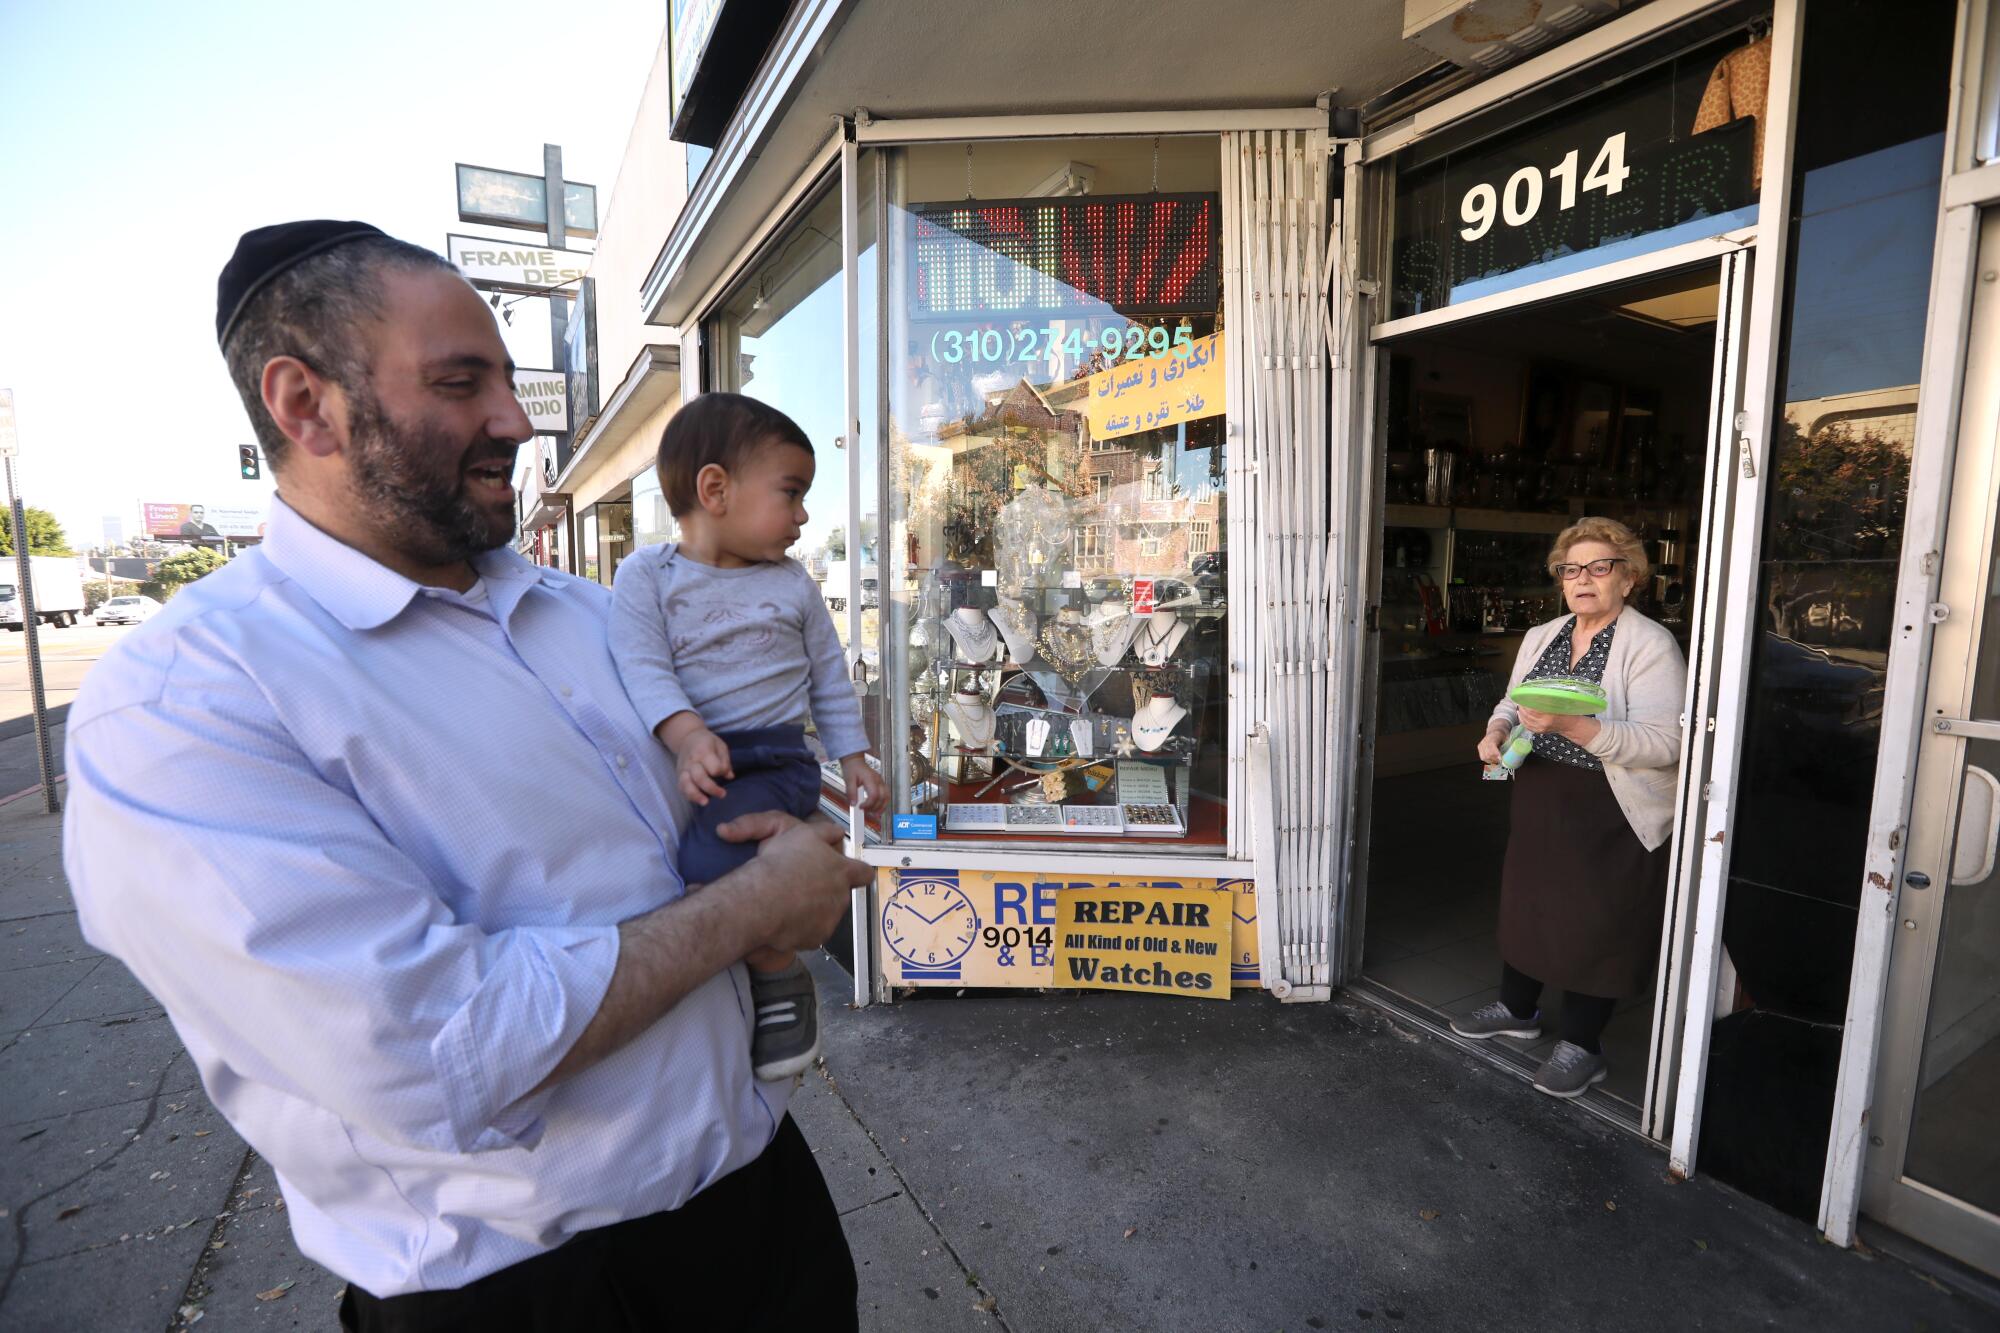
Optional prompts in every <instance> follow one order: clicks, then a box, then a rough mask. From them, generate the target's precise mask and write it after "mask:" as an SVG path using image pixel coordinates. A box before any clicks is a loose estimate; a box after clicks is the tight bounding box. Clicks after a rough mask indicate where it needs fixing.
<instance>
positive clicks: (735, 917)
mask: <svg viewBox="0 0 2000 1333" xmlns="http://www.w3.org/2000/svg"><path fill="white" fill-rule="evenodd" d="M219 298H220V299H219V302H218V310H217V315H216V334H217V339H218V341H219V342H220V344H221V346H222V349H223V353H224V356H225V358H226V359H227V361H228V363H229V369H230V374H231V376H232V378H233V379H234V380H235V383H236V386H237V389H238V392H239V393H240V394H241V396H242V398H243V402H244V405H245V407H246V408H247V409H248V410H249V412H250V415H251V419H252V421H253V423H254V426H255V429H256V431H257V436H258V439H259V441H260V442H261V444H262V445H263V448H264V455H265V457H266V458H267V459H269V460H270V463H271V466H272V470H273V472H274V473H275V475H276V478H277V482H278V496H277V498H276V499H275V500H274V501H273V504H272V514H271V521H270V527H269V533H268V536H267V538H266V540H265V541H264V543H263V544H262V545H261V546H259V547H257V548H256V549H254V550H252V551H250V552H249V553H248V554H246V555H244V556H242V557H241V558H239V559H238V560H236V561H235V562H233V563H232V564H230V565H228V566H226V567H225V568H223V569H221V570H218V571H217V572H215V573H214V574H211V575H209V576H208V577H207V578H205V579H202V580H201V581H200V582H198V583H195V584H192V585H190V586H189V587H188V588H187V589H186V590H184V591H183V592H182V593H181V594H180V595H179V596H177V597H176V598H175V599H174V600H173V602H172V603H171V604H169V606H168V608H167V610H166V611H165V612H163V613H162V614H160V615H158V616H156V617H154V618H153V619H152V620H151V621H149V622H147V624H145V625H144V626H142V627H141V628H140V629H139V631H138V632H137V633H136V634H134V635H133V636H132V637H131V638H128V639H126V640H124V641H123V642H122V643H121V644H120V645H119V647H118V648H117V649H115V650H114V651H113V652H112V653H111V654H109V655H107V656H106V657H105V658H104V659H103V661H102V662H100V663H99V665H98V666H97V668H96V669H95V670H94V671H92V672H91V675H90V678H89V680H88V681H86V682H85V684H84V687H83V689H82V691H81V692H80V694H79V695H78V697H77V700H76V702H75V704H74V705H73V706H72V708H71V713H70V724H69V740H68V761H69V779H70V805H69V812H68V816H67V824H66V826H65V829H64V855H65V865H66V868H67V870H68V872H69V877H70V882H71V885H72V886H73V888H74V890H75V893H76V899H77V906H78V909H79V912H80V914H81V918H82V922H83V929H84V934H85V936H86V937H87V938H88V939H89V940H90V941H91V942H92V943H93V944H95V945H97V946H99V947H100V948H103V949H104V950H106V951H107V952H109V953H111V954H113V955H115V956H116V957H118V958H119V959H121V960H122V961H123V962H125V963H126V965H128V966H129V967H130V968H131V970H132V971H133V973H134V974H136V975H137V976H138V978H139V980H140V981H142V982H143V983H144V984H145V985H146V986H147V987H148V988H149V989H150V990H151V991H152V992H153V994H154V995H155V996H156V997H157V998H158V999H159V1001H160V1003H161V1004H162V1005H163V1006H164V1007H165V1009H166V1010H167V1014H168V1016H169V1017H170V1018H171V1019H172V1020H173V1023H174V1027H175V1029H176V1031H177V1032H178V1033H179V1034H180V1036H181V1038H182V1040H183V1041H185V1042H186V1044H187V1048H188V1051H189V1053H190V1055H191V1056H192V1057H193V1059H194V1061H195V1064H196V1065H197V1066H198V1068H199V1069H200V1072H201V1076H202V1082H203V1085H204V1086H205V1087H206V1088H207V1090H208V1093H209V1096H210V1097H211V1098H212V1099H213V1100H214V1102H215V1104H216V1106H217V1107H218V1108H219V1109H220V1110H221V1111H222V1113H223V1114H224V1115H225V1116H226V1117H227V1118H228V1120H229V1122H230V1123H231V1124H232V1125H233V1126H235V1128H236V1129H237V1130H238V1131H240V1132H241V1133H242V1135H243V1136H244V1138H246V1139H248V1140H249V1141H250V1143H251V1144H252V1145H253V1146H254V1147H255V1148H256V1149H257V1151H259V1152H261V1153H263V1154H264V1156H265V1157H267V1158H269V1159H270V1160H271V1163H272V1165H273V1166H274V1167H275V1168H276V1170H277V1173H278V1178H279V1181H280V1183H281V1185H282V1186H283V1189H284V1194H285V1200H286V1202H287V1204H288V1205H289V1209H288V1214H289V1216H290V1218H291V1221H292V1230H293V1234H294V1235H295V1237H296V1238H297V1240H298V1243H299V1247H300V1249H301V1250H303V1251H304V1252H305V1253H306V1254H307V1255H308V1256H309V1257H311V1258H313V1259H316V1260H318V1261H319V1262H320V1263H322V1264H325V1265H326V1266H327V1267H328V1268H330V1269H332V1270H333V1271H334V1272H336V1273H338V1274H340V1275H341V1276H342V1277H344V1278H346V1279H347V1281H348V1283H349V1286H348V1289H347V1293H346V1296H345V1298H344V1300H343V1304H342V1308H341V1322H342V1324H343V1326H344V1327H347V1328H350V1329H370V1330H374V1329H394V1330H403V1329H443V1328H453V1329H458V1328H478V1329H482V1330H497V1329H571V1328H591V1329H614V1328H634V1329H636V1328H649V1329H650V1328H658V1327H667V1326H673V1327H683V1326H685V1327H699V1328H769V1327H802V1328H803V1327H811V1328H840V1327H845V1328H853V1327H855V1324H856V1315H855V1277H854V1267H853V1261H852V1259H851V1258H850V1256H849V1254H848V1250H847V1246H846V1242H845V1240H844V1239H843V1238H842V1235H841V1230H840V1223H839V1219H838V1218H837V1217H836V1216H835V1213H834V1210H833V1205H832V1202H831V1200H830V1199H829V1197H828V1195H827V1190H826V1185H825V1182H824V1181H823V1180H822V1179H821V1177H820V1173H819V1170H818V1167H817V1166H816V1165H815V1164H814V1162H813V1160H812V1156H811V1153H810V1150H809V1149H808V1148H807V1147H806V1145H805V1142H804V1140H803V1139H802V1138H801V1137H800V1135H799V1132H798V1130H797V1128H796V1127H795V1126H794V1125H793V1124H792V1122H791V1120H790V1119H789V1118H788V1117H787V1116H786V1114H785V1106H786V1099H787V1097H788V1096H789V1095H790V1092H791V1088H792V1085H791V1083H790V1082H789V1081H788V1082H781V1083H777V1084H760V1083H758V1082H757V1081H756V1080H755V1079H754V1078H753V1076H752V1073H751V1067H750V1060H749V1052H750V1040H749V1037H750V1013H751V1011H750V1006H749V987H748V983H747V980H746V978H745V973H744V969H743V966H742V964H741V962H740V960H741V959H742V958H743V957H744V955H745V954H747V953H749V952H750V951H751V950H752V949H753V948H755V947H757V946H760V945H769V946H772V947H776V948H781V949H806V948H811V947H814V946H816V945H818V944H819V943H821V942H822V941H824V940H825V938H826V936H827V934H828V933H829V932H830V931H831V930H832V928H833V926H834V924H835V922H836V921H837V920H838V918H839V915H840V912H841V909H842V907H843V905H844V904H845V902H846V900H847V895H848V889H849V887H850V886H852V885H859V884H862V883H865V882H866V881H867V879H868V878H869V870H868V867H866V866H865V865H862V864H861V863H860V862H857V861H852V860H849V859H848V858H846V857H844V856H842V855H841V854H840V852H839V851H838V842H839V835H838V833H837V831H834V830H832V829H831V828H828V827H821V826H818V825H813V824H800V823H798V822H797V821H794V820H788V819H785V818H783V817H781V816H775V815H772V816H748V817H746V818H744V819H741V820H738V821H736V824H735V825H734V826H732V827H731V828H730V830H729V832H730V834H731V835H732V836H734V837H735V838H737V839H739V840H743V841H750V840H758V841H760V842H761V851H760V853H759V855H758V856H757V857H756V858H755V859H754V860H752V861H751V862H750V863H749V864H748V865H747V866H745V867H744V868H743V869H741V870H739V871H736V872H734V873H732V874H730V875H728V876H727V877H725V879H723V880H718V881H717V882H716V884H715V885H713V886H710V887H711V889H712V890H713V891H699V892H690V891H689V890H688V887H687V886H684V885H683V884H682V882H681V880H680V878H679V876H678V874H677V873H676V870H675V863H674V857H675V848H676V845H677V842H678V834H677V830H676V823H677V816H678V815H679V813H680V811H678V810H677V809H675V808H674V806H673V805H672V804H671V801H672V799H673V798H672V796H671V793H672V792H673V791H674V788H675V783H674V777H673V773H672V771H671V769H670V767H669V763H668V761H667V759H666V758H665V757H664V756H665V754H666V751H665V750H664V749H663V748H662V747H660V746H659V745H657V744H654V743H653V741H652V738H651V737H650V736H649V735H648V734H647V731H646V728H645V725H644V723H643V722H641V720H640V719H639V717H638V715H637V714H636V713H635V712H634V711H633V709H632V706H631V704H630V703H629V702H628V701H627V700H626V697H625V691H624V689H623V688H622V686H621V685H620V684H619V679H618V674H617V671H616V670H615V668H614V667H613V665H612V661H611V655H610V651H609V649H608V647H607V643H606V631H607V623H608V611H609V605H610V594H609V593H608V591H607V590H606V589H604V588H602V587H599V586H598V585H596V584H594V583H588V582H585V581H583V580H581V579H577V578H572V577H570V576H568V575H565V574H561V573H558V572H555V571H551V570H543V569H539V568H537V567H535V566H534V565H531V564H529V563H527V562H526V561H525V560H523V559H522V558H521V557H520V556H519V555H517V554H516V553H514V552H513V551H511V550H510V549H508V548H507V545H506V543H507V541H508V539H509V537H510V536H511V535H512V534H513V530H514V518H513V505H514V494H513V490H512V487H511V484H510V479H511V473H512V470H513V462H514V455H515V452H516V448H517V446H518V445H519V443H520V442H521V441H523V440H525V439H527V438H528V437H529V434H530V426H529V424H528V421H527V418H526V417H525V416H524V415H523V414H522V411H521V408H520V406H519V404H518V403H517V402H516V401H515V399H514V392H513V385H512V366H511V364H510V362H509V360H508V356H507V350H506V347H505V345H504V344H503V343H502V342H501V340H500V337H499V332H498V330H497V329H496V328H495V327H494V324H493V317H492V314H491V312H490V311H489V310H488V309H487V307H486V305H485V303H484V302H482V301H481V300H480V299H479V297H478V296H477V295H476V294H475V293H474V292H473V290H472V288H471V287H470V286H468V285H467V284H466V282H465V280H464V279H463V278H462V277H460V276H459V275H458V273H457V272H456V271H455V270H453V269H452V268H451V267H450V266H449V265H448V264H447V263H446V262H445V261H444V260H442V259H440V258H439V257H438V256H436V255H434V254H432V253H430V252H429V251H426V250H422V249H419V248H417V247H415V246H410V245H405V244H403V243H401V242H397V241H394V240H391V239H389V238H388V237H386V236H384V235H383V234H382V233H381V232H379V231H377V230H376V229H375V228H373V227H369V226H365V225H363V224H358V223H343V222H305V223H289V224H285V225H282V226H278V227H267V228H263V229H261V230H258V231H253V232H251V233H249V234H247V235H246V236H244V237H243V239H242V241H241V243H240V244H239V245H238V247H237V251H236V254H235V257H234V258H232V259H231V260H230V262H229V265H228V266H227V267H226V268H225V269H224V270H223V273H222V279H221V283H220V290H219Z"/></svg>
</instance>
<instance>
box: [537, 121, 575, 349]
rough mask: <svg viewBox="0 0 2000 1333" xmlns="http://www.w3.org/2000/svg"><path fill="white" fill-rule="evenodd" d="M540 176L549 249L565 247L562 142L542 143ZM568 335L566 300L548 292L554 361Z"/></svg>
mask: <svg viewBox="0 0 2000 1333" xmlns="http://www.w3.org/2000/svg"><path fill="white" fill-rule="evenodd" d="M542 179H543V182H544V186H543V188H544V190H545V194H544V196H543V197H544V198H545V199H546V200H547V201H548V214H549V248H550V249H552V250H566V249H568V248H569V224H568V219H567V217H566V214H567V213H568V211H569V199H568V196H567V195H566V194H565V193H564V192H563V174H562V145H561V144H553V143H545V144H543V145H542ZM568 336H569V300H568V298H567V297H566V296H565V295H564V294H563V293H562V292H550V293H549V346H550V348H551V354H552V355H553V356H554V357H555V364H556V366H557V367H558V368H560V367H561V366H562V364H563V344H564V343H565V342H566V341H567V339H568Z"/></svg>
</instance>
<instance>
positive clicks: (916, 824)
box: [889, 815, 937, 841]
mask: <svg viewBox="0 0 2000 1333" xmlns="http://www.w3.org/2000/svg"><path fill="white" fill-rule="evenodd" d="M889 832H890V834H891V835H892V836H894V837H898V838H929V839H931V840H933V841H935V840H936V839H937V816H936V815H895V816H893V817H892V818H891V819H890V820H889Z"/></svg>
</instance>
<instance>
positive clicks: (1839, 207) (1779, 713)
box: [1702, 0, 1953, 1217]
mask: <svg viewBox="0 0 2000 1333" xmlns="http://www.w3.org/2000/svg"><path fill="white" fill-rule="evenodd" d="M1952 23H1953V6H1952V5H1951V4H1950V3H1948V0H1922V3H1911V4H1908V5H1896V6H1883V5H1876V4H1872V3H1868V0H1815V3H1814V4H1813V5H1812V6H1811V8H1810V10H1809V11H1808V12H1807V15H1806V20H1805V28H1804V43H1805V45H1804V49H1803V51H1802V65H1803V73H1802V76H1801V83H1800V87H1799V94H1798V106H1797V124H1798V129H1797V145H1796V148H1795V155H1796V163H1795V169H1796V171H1797V175H1796V177H1795V181H1794V191H1793V207H1794V210H1795V212H1794V216H1793V219H1792V237H1791V241H1792V249H1791V273H1790V274H1789V282H1788V289H1787V308H1786V311H1785V323H1784V326H1783V327H1784V339H1785V341H1784V356H1783V372H1782V373H1783V379H1782V383H1783V385H1784V405H1783V407H1782V408H1781V409H1780V411H1779V415H1778V419H1777V420H1776V421H1775V422H1774V423H1773V433H1772V445H1771V453H1770V461H1769V463H1768V468H1769V477H1770V485H1769V487H1768V489H1767V500H1766V508H1765V513H1764V533H1763V546H1762V550H1761V552H1760V562H1761V567H1760V571H1759V579H1758V598H1759V601H1758V609H1759V612H1760V614H1761V616H1762V621H1763V626H1762V629H1763V632H1762V633H1761V634H1760V635H1759V636H1758V639H1757V641H1756V644H1755V646H1754V649H1753V655H1752V660H1751V670H1750V682H1749V697H1748V706H1747V715H1746V718H1745V732H1744V744H1743V757H1742V765H1743V769H1742V781H1741V784H1740V786H1741V790H1740V793H1739V802H1738V807H1737V814H1736V818H1735V821H1734V823H1735V830H1736V831H1735V834H1734V850H1733V851H1732V853H1731V856H1730V883H1729V896H1728V906H1727V913H1726V917H1725V920H1724V926H1723V938H1724V943H1725V944H1726V946H1727V947H1728V950H1729V954H1730V957H1731V959H1732V960H1733V962H1734V963H1735V966H1736V970H1737V975H1738V978H1739V981H1740V991H1739V999H1738V1001H1737V1002H1736V1003H1735V1005H1734V1007H1735V1012H1730V1009H1731V1007H1732V1006H1731V1005H1725V1006H1724V1007H1723V1008H1722V1009H1721V1010H1720V1011H1719V1012H1718V1019H1719V1021H1718V1023H1717V1025H1716V1029H1715V1036H1714V1043H1713V1045H1712V1047H1711V1051H1710V1064H1709V1084H1708V1094H1707V1111H1708V1114H1707V1116H1706V1120H1705V1126H1704V1131H1703V1146H1702V1155H1703V1163H1704V1165H1705V1166H1707V1167H1709V1168H1710V1169H1712V1170H1714V1171H1715V1172H1716V1173H1717V1174H1718V1175H1720V1176H1722V1177H1723V1178H1724V1179H1728V1180H1730V1181H1732V1182H1734V1183H1736V1184H1738V1185H1741V1186H1743V1187H1744V1188H1746V1189H1748V1190H1750V1192H1752V1193H1754V1194H1756V1195H1758V1196H1759V1197H1760V1198H1764V1199H1766V1200H1768V1201H1770V1202H1773V1203H1776V1204H1778V1205H1779V1206H1780V1207H1784V1208H1787V1209H1789V1210H1791V1211H1793V1212H1795V1213H1798V1214H1799V1215H1801V1216H1807V1217H1810V1216H1812V1215H1813V1213H1814V1210H1815V1209H1816V1207H1817V1203H1818V1195H1819V1181H1820V1175H1821V1171H1822V1168H1823V1165H1824V1163H1823V1160H1822V1149H1823V1147H1824V1142H1825V1135H1826V1128H1827V1118H1828V1117H1829V1116H1830V1114H1831V1105H1832V1097H1833V1081H1834V1070H1835V1068H1836V1065H1837V1063H1838V1059H1839V1048H1840V1031H1841V1029H1840V1025H1841V1022H1842V1019H1843V1017H1844V1015H1845V1012H1846V1004H1847V990H1848V975H1849V970H1850V966H1851V963H1852V957H1853V948H1854V932H1855V924H1856V921H1855V905H1856V902H1857V900H1858V897H1859V894H1860V888H1861V878H1862V870H1863V854H1864V848H1865V840H1866V836H1867V828H1868V807H1869V801H1870V797H1871V794H1872V791H1873V786H1874V778H1875V760H1876V752H1877V749H1878V747H1879V743H1880V721H1881V707H1882V681H1883V675H1884V672H1885V669H1886V666H1887V662H1888V651H1889V642H1890V633H1891V629H1892V625H1891V618H1892V615H1893V608H1894V590H1895V580H1896V564H1897V560H1898V557H1899V555H1900V552H1901V547H1902V531H1903V506H1904V498H1905V493H1906V492H1907V490H1908V487H1909V454H1910V445H1911V435H1912V430H1913V427H1914V424H1915V420H1916V409H1917V402H1918V392H1917V382H1918V378H1919V366H1920V363H1921V360H1922V353H1923V332H1924V316H1925V306H1926V302H1927V299H1928V293H1929V285H1930V268H1931V260H1932V248H1933V237H1934V234H1935V230H1936V218H1937V206H1938V189H1939V177H1940V173H1941V169H1942V160H1943V130H1944V125H1945V111H1946V100H1947V94H1948V91H1949V73H1950V62H1951V42H1952ZM1862 83H1879V85H1880V86H1884V87H1894V88H1896V89H1897V90H1898V94H1897V96H1895V97H1893V98H1890V99H1886V100H1884V101H1882V102H1880V103H1878V104H1877V105H1876V106H1875V107H1874V108H1873V110H1872V112H1871V114H1870V115H1867V116H1856V115H1854V114H1853V92H1854V89H1855V88H1856V87H1857V86H1859V85H1860V84H1862ZM1801 830H1805V831H1807V832H1806V835H1805V836H1801Z"/></svg>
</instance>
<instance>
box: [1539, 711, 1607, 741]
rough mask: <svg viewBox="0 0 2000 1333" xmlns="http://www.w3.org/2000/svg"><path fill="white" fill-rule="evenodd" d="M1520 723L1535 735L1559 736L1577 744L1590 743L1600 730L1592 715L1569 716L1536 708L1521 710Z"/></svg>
mask: <svg viewBox="0 0 2000 1333" xmlns="http://www.w3.org/2000/svg"><path fill="white" fill-rule="evenodd" d="M1521 725H1522V726H1523V727H1526V728H1527V729H1528V731H1529V732H1531V733H1533V734H1534V735H1537V736H1543V735H1549V736H1561V737H1562V738H1563V739H1565V740H1568V741H1573V742H1575V743H1576V744H1578V745H1588V744H1590V742H1591V740H1592V738H1594V737H1595V736H1596V735H1597V733H1598V731H1599V730H1600V727H1599V724H1598V721H1597V719H1596V718H1594V717H1571V716H1568V715H1567V714H1563V713H1544V712H1542V711H1541V710H1540V709H1538V708H1523V709H1522V710H1521Z"/></svg>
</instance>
